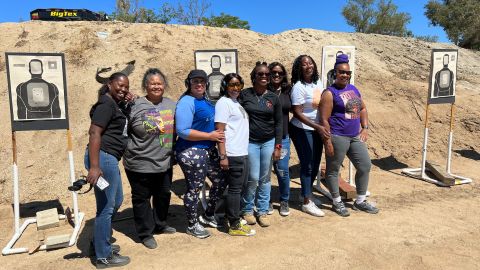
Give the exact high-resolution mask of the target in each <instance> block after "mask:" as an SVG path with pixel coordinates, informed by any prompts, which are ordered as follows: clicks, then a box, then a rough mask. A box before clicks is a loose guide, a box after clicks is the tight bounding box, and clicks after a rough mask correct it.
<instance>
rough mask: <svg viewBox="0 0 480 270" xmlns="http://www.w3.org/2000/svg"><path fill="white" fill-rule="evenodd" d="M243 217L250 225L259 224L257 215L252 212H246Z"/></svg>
mask: <svg viewBox="0 0 480 270" xmlns="http://www.w3.org/2000/svg"><path fill="white" fill-rule="evenodd" d="M243 219H244V220H245V221H246V222H247V224H248V225H255V224H257V221H256V220H255V217H254V216H253V215H252V214H246V215H244V216H243Z"/></svg>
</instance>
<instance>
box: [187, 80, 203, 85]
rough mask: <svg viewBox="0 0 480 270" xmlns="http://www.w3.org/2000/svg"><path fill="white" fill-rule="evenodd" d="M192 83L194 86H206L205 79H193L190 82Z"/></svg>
mask: <svg viewBox="0 0 480 270" xmlns="http://www.w3.org/2000/svg"><path fill="white" fill-rule="evenodd" d="M190 83H191V84H192V85H193V84H202V85H205V84H206V82H205V80H204V79H191V80H190Z"/></svg>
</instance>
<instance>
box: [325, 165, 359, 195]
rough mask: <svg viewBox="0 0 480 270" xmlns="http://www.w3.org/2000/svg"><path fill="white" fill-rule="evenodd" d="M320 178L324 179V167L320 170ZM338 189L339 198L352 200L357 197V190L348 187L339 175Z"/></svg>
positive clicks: (350, 186)
mask: <svg viewBox="0 0 480 270" xmlns="http://www.w3.org/2000/svg"><path fill="white" fill-rule="evenodd" d="M320 176H321V178H322V179H325V167H324V166H322V168H321V170H320ZM338 187H339V189H340V196H341V197H343V198H345V199H347V200H352V199H354V198H355V197H357V190H356V188H355V187H354V186H352V185H350V184H349V183H348V182H347V181H345V180H343V178H342V176H341V175H340V173H339V174H338Z"/></svg>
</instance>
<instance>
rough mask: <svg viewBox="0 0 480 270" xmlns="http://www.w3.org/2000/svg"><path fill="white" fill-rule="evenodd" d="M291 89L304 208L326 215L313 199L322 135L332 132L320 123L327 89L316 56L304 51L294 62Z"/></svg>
mask: <svg viewBox="0 0 480 270" xmlns="http://www.w3.org/2000/svg"><path fill="white" fill-rule="evenodd" d="M291 83H292V85H293V88H292V93H291V98H292V111H293V118H292V120H291V121H290V125H289V132H290V138H291V139H292V142H293V145H294V146H295V149H296V150H297V154H298V158H299V160H300V182H301V186H302V194H301V196H302V202H303V204H302V211H303V212H306V213H308V214H310V215H313V216H317V217H323V216H324V215H325V213H323V211H322V210H320V208H318V207H317V206H316V204H315V203H314V201H313V200H312V199H313V197H312V187H313V182H314V181H315V178H316V177H317V174H318V169H319V166H320V158H321V157H322V149H323V144H322V139H321V135H323V136H324V137H326V138H328V137H329V134H327V132H326V131H325V128H324V127H322V126H321V125H320V124H319V123H320V121H319V118H318V116H317V108H318V105H319V104H320V97H321V95H322V92H323V90H324V88H323V83H322V81H321V80H320V78H319V75H318V69H317V64H316V63H315V61H314V60H313V58H312V57H310V56H308V55H300V56H299V57H297V58H296V59H295V61H294V63H293V67H292V81H291Z"/></svg>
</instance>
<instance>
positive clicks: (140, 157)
mask: <svg viewBox="0 0 480 270" xmlns="http://www.w3.org/2000/svg"><path fill="white" fill-rule="evenodd" d="M174 113H175V102H174V101H172V100H171V99H169V98H166V97H164V98H163V100H162V102H160V103H159V104H157V105H154V104H153V103H151V102H150V101H148V100H147V99H146V98H145V97H141V98H138V99H137V100H135V104H134V105H133V107H132V111H131V113H130V121H129V132H128V133H129V134H128V144H127V150H126V151H125V153H124V155H123V166H124V167H125V169H127V170H130V171H134V172H140V173H159V172H164V171H166V170H168V169H169V168H171V166H172V158H171V157H172V155H173V150H172V148H173V142H174V138H173V135H174V132H175V128H174V127H175V126H174Z"/></svg>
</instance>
